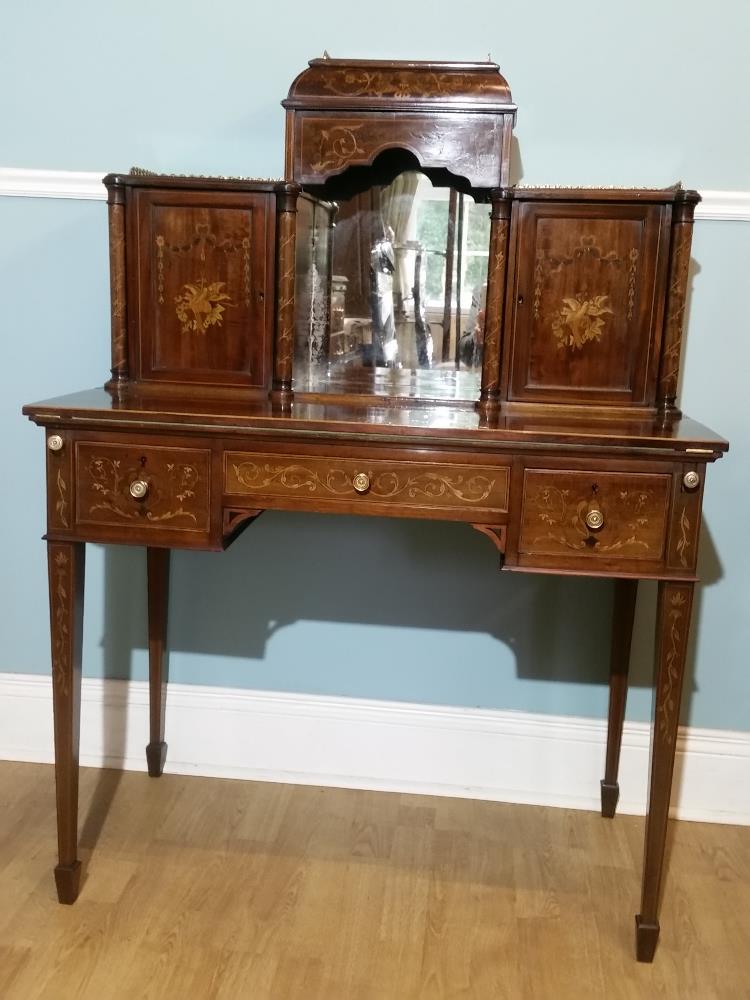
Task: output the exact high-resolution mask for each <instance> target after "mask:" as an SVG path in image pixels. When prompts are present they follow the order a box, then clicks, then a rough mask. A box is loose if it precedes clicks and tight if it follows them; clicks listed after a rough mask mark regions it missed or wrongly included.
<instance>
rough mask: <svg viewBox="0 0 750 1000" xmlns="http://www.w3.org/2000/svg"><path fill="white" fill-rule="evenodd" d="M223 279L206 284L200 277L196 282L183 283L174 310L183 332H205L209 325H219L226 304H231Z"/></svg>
mask: <svg viewBox="0 0 750 1000" xmlns="http://www.w3.org/2000/svg"><path fill="white" fill-rule="evenodd" d="M223 289H224V282H223V281H212V282H211V283H210V284H206V279H205V278H200V279H199V280H198V284H196V285H191V284H186V285H183V291H182V293H181V294H180V295H177V296H176V297H175V312H176V313H177V319H179V321H180V323H182V332H183V333H205V332H206V331H207V330H208V328H209V327H211V326H221V323H222V317H223V315H224V311H225V310H226V307H227V306H231V305H232V299H231V296H230V295H227V294H226V292H225V291H224V290H223Z"/></svg>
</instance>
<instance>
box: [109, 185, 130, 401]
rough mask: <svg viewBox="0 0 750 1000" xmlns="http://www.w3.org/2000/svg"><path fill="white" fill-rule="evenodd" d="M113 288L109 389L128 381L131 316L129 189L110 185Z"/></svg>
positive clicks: (110, 285) (110, 256) (111, 282)
mask: <svg viewBox="0 0 750 1000" xmlns="http://www.w3.org/2000/svg"><path fill="white" fill-rule="evenodd" d="M107 205H108V207H109V287H110V300H111V314H112V378H111V379H110V381H109V382H108V383H107V387H108V388H117V387H118V386H120V385H122V383H124V382H127V380H128V374H129V373H128V315H127V292H126V271H125V189H124V188H123V187H120V186H119V185H118V184H112V185H109V184H108V185H107Z"/></svg>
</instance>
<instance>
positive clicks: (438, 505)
mask: <svg viewBox="0 0 750 1000" xmlns="http://www.w3.org/2000/svg"><path fill="white" fill-rule="evenodd" d="M509 478H510V477H509V470H508V468H507V467H506V466H498V465H474V464H471V465H470V464H462V463H461V462H456V463H451V464H450V465H442V464H432V463H427V462H413V461H412V462H406V461H401V462H398V461H389V460H380V459H372V458H362V459H349V458H341V457H330V458H329V457H319V456H311V455H293V454H278V453H277V454H273V453H267V454H265V453H253V452H249V453H248V452H227V453H226V455H225V459H224V490H225V492H226V493H227V494H229V495H232V496H248V497H253V498H254V501H253V502H254V503H255V502H257V503H258V505H259V506H262V499H263V498H264V497H265V498H268V499H269V501H271V502H272V500H273V498H276V499H277V500H287V501H289V500H293V501H294V502H295V504H294V505H295V506H297V505H302V506H307V507H309V506H313V507H315V508H316V509H319V510H325V509H326V508H328V509H334V508H337V507H339V508H340V507H341V506H342V505H344V504H349V505H351V504H354V505H355V509H357V508H358V507H361V508H362V510H363V512H366V510H367V508H372V507H377V508H378V509H379V511H380V512H381V513H384V514H399V513H406V514H407V515H408V513H409V511H410V510H413V511H417V510H422V511H424V510H435V511H438V512H440V513H443V514H446V515H448V514H450V515H451V516H452V517H453V518H456V519H461V520H469V521H477V520H480V518H479V516H478V514H479V513H480V512H484V513H487V512H490V513H494V514H498V513H503V512H506V511H507V509H508V486H509ZM271 505H277V504H273V503H271Z"/></svg>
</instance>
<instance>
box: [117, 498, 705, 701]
mask: <svg viewBox="0 0 750 1000" xmlns="http://www.w3.org/2000/svg"><path fill="white" fill-rule="evenodd" d="M700 563H701V565H700V567H699V572H700V575H701V578H702V580H703V581H704V583H711V582H714V581H715V580H717V579H718V578H719V577H720V576H721V569H720V566H719V564H718V560H717V557H716V552H715V549H714V547H713V545H712V542H711V538H710V535H709V533H708V531H707V530H706V529H705V528H704V531H703V538H702V544H701V558H700ZM145 574H146V569H145V554H144V550H143V549H142V548H126V547H112V548H108V549H107V550H106V562H105V580H106V583H105V586H106V597H105V600H106V604H105V633H104V642H105V657H104V660H105V675H106V676H107V677H112V678H120V679H125V678H128V677H129V676H131V659H132V652H133V650H136V649H144V648H145V645H146V622H145V603H146V602H145ZM639 589H640V600H639V607H638V611H637V616H636V626H635V636H634V646H633V656H632V669H631V685H636V686H644V687H650V686H651V676H652V667H651V663H652V646H653V634H654V631H653V630H654V605H655V598H656V584H653V583H642V584H641V586H640V588H639ZM611 605H612V583H611V581H608V580H597V579H585V578H576V577H566V578H559V577H552V576H546V575H534V574H519V573H507V572H506V573H500V572H498V569H497V553H496V551H495V550H494V548H493V547H492V545H491V544H490V543H489V542H488V541H487V540H486V539H485V538H483V537H482V536H481V535H480V534H479V533H477V532H475V531H473V530H472V529H471V528H470V527H469V526H468V525H464V524H455V523H447V522H438V521H434V522H431V521H409V520H397V519H392V520H391V519H389V520H386V519H381V518H367V517H353V516H330V515H328V516H327V515H321V514H297V513H283V512H266V513H265V514H263V516H262V517H261V518H260V519H259V520H258V521H257V522H256V523H255V524H253V525H251V526H250V527H249V528H248V529H247V531H246V532H245V534H244V535H243V536H241V537H240V538H239V539H238V540H237V541H236V542H235V544H234V545H233V546H232V547H231V548H230V549H229V550H228V551H227V552H225V553H199V552H175V553H173V557H172V579H171V594H170V624H169V646H170V650H171V651H172V652H173V653H174V654H175V657H174V658H173V660H172V668H171V679H172V680H174V681H183V682H184V681H188V682H190V681H193V682H195V681H198V682H200V683H204V684H228V685H232V686H234V685H238V686H247V687H250V688H259V689H267V690H279V691H301V692H307V693H314V694H330V695H344V696H353V697H369V698H379V699H385V700H402V701H433V702H436V703H443V704H481V705H491V706H492V707H501V704H497V705H495V703H494V701H493V697H498V698H499V699H501V698H502V686H503V679H502V677H501V676H500V675H502V674H503V673H504V675H505V684H506V685H507V677H508V675H509V674H511V675H512V673H513V672H515V675H516V676H517V677H518V678H521V679H524V680H536V681H557V682H559V681H562V682H568V683H575V684H578V685H581V684H588V685H600V686H601V685H604V684H606V681H607V670H608V660H609V645H610V638H609V632H610V623H611ZM699 621H700V591H698V595H697V598H696V605H695V613H694V629H693V634H695V632H696V631H697V627H696V624H697V623H699ZM332 623H333V625H334V626H335V627H332ZM378 627H380V629H381V630H378ZM181 654H188V655H189V654H200V655H201V656H202V657H215V658H217V660H215V661H212V660H210V659H202V660H201V661H200V665H199V670H200V673H199V675H198V676H196V675H195V674H191V673H190V671H189V670H187V669H186V668H185V658H184V657H182V655H181ZM685 688H686V696H687V697H689V694H690V692H691V691H692V690H694V682H693V656H692V649H691V655H690V656H689V660H688V671H687V676H686V685H685ZM467 693H468V700H467ZM581 714H586V712H585V711H583V710H582V712H581Z"/></svg>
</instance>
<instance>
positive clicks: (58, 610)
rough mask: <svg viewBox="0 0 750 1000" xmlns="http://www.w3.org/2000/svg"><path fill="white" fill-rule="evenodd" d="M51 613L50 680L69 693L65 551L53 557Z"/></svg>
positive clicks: (68, 583)
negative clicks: (52, 617)
mask: <svg viewBox="0 0 750 1000" xmlns="http://www.w3.org/2000/svg"><path fill="white" fill-rule="evenodd" d="M53 566H54V568H53V571H52V576H53V586H52V606H53V611H52V614H53V616H54V620H55V629H54V631H55V636H54V641H53V643H52V682H53V684H54V685H55V687H56V688H57V689H58V691H59V692H60V693H61V694H63V695H67V694H68V693H69V690H70V689H69V684H68V681H69V677H70V643H69V639H70V630H69V628H68V615H69V601H70V599H71V598H72V593H71V591H72V580H71V576H70V560H69V558H68V555H67V554H66V553H65V552H62V551H60V550H58V551H57V552H56V553H55V556H54V559H53Z"/></svg>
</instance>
